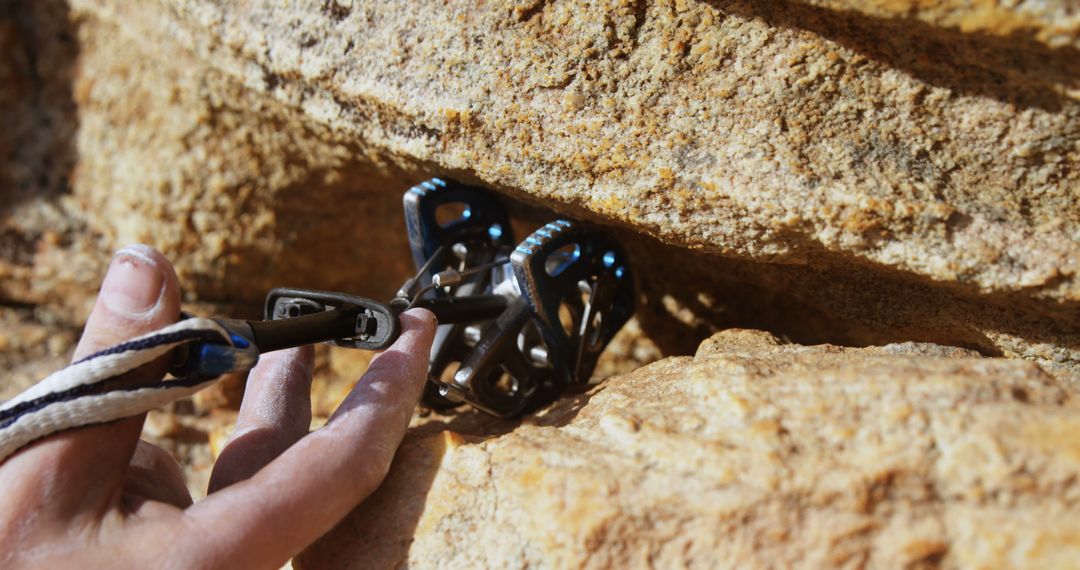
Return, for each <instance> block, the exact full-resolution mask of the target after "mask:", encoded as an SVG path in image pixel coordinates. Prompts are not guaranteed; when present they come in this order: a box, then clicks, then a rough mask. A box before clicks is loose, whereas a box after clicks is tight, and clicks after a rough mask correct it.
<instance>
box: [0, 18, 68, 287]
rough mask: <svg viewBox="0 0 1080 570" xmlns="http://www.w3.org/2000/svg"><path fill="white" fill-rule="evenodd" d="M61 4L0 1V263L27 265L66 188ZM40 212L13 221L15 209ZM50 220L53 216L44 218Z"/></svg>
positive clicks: (65, 38)
mask: <svg viewBox="0 0 1080 570" xmlns="http://www.w3.org/2000/svg"><path fill="white" fill-rule="evenodd" d="M68 11H69V9H68V5H67V2H66V1H64V0H40V1H37V0H15V1H8V2H0V125H2V126H3V128H2V129H0V264H9V265H13V266H21V267H29V266H30V265H32V264H33V256H34V253H35V251H36V250H37V245H38V242H39V241H40V240H41V239H42V237H43V234H45V233H46V232H48V231H54V232H57V231H59V228H55V227H51V226H52V225H53V223H52V221H51V219H50V216H51V212H52V210H54V209H55V208H53V206H52V203H55V201H56V200H57V199H58V198H59V197H61V196H63V195H65V194H68V193H69V192H70V190H71V182H70V179H71V175H72V171H73V169H74V166H75V160H76V149H75V133H76V130H77V129H78V115H77V113H76V107H75V101H74V98H73V92H72V89H73V86H72V84H73V76H74V74H75V68H76V63H77V59H78V55H79V46H78V43H77V41H76V30H75V26H74V24H73V23H72V22H71V20H70V19H69V17H68ZM30 201H36V202H38V203H39V204H40V205H41V207H36V205H35V207H34V208H32V209H31V211H30V212H21V215H19V216H14V215H13V214H14V213H15V211H16V209H17V207H18V206H19V205H21V204H23V203H26V202H30ZM52 217H55V216H52Z"/></svg>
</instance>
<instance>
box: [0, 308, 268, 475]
mask: <svg viewBox="0 0 1080 570" xmlns="http://www.w3.org/2000/svg"><path fill="white" fill-rule="evenodd" d="M185 344H187V345H191V346H192V347H193V348H195V347H197V346H199V345H202V346H203V347H210V348H213V349H214V350H212V351H211V353H212V355H211V356H217V357H218V359H220V357H221V354H222V349H224V350H225V353H226V354H227V356H228V358H226V361H227V362H228V364H229V366H228V369H227V370H226V369H220V368H217V367H215V368H213V372H212V373H206V372H205V368H200V367H198V366H196V367H189V368H188V369H189V370H195V372H191V373H188V374H187V375H186V376H184V377H181V378H176V379H173V380H167V381H163V382H161V383H159V384H155V385H151V386H146V385H143V386H116V383H115V382H110V381H111V380H114V379H116V378H117V377H119V376H121V375H123V374H126V373H128V372H130V371H132V370H134V369H136V368H138V367H140V366H142V365H144V364H147V363H149V362H152V361H154V360H156V359H158V358H160V357H162V356H164V355H165V354H168V353H169V351H171V350H173V349H174V348H176V347H178V346H180V345H185ZM205 353H206V351H203V352H202V353H200V352H199V351H197V350H193V351H192V354H193V356H192V358H200V355H201V354H205ZM257 360H258V352H257V351H256V350H255V348H254V347H251V346H246V347H245V346H239V344H238V343H236V342H234V340H233V338H232V337H231V335H230V334H229V332H228V331H226V330H225V329H224V328H223V327H222V326H221V325H219V324H218V323H216V322H214V321H212V320H210V319H199V318H194V319H185V320H182V321H180V322H178V323H176V324H173V325H169V326H167V327H164V328H162V329H159V330H157V331H155V332H152V333H150V334H147V335H143V336H140V337H138V338H134V339H131V340H129V341H125V342H123V343H120V344H118V345H115V346H112V347H110V348H107V349H105V350H102V351H99V352H97V353H94V354H91V355H90V356H87V357H86V358H83V359H82V360H79V361H78V362H75V363H73V364H72V365H71V366H68V367H67V368H64V369H61V370H59V371H57V372H54V373H53V374H51V375H49V376H48V377H47V378H45V379H44V380H42V381H40V382H38V383H37V384H35V385H33V386H31V387H30V388H28V389H27V390H26V391H24V392H22V393H21V394H19V395H18V396H16V397H15V398H13V399H11V400H8V401H6V402H4V403H3V404H0V461H3V460H5V459H7V457H8V456H10V455H11V454H12V453H15V452H16V451H17V450H19V449H20V448H22V447H23V446H25V445H27V444H29V443H31V442H34V441H36V440H38V439H41V438H43V437H46V436H49V435H52V434H54V433H57V432H59V431H63V430H67V429H73V428H78V427H84V426H89V425H95V424H102V423H106V422H111V421H114V420H118V419H121V418H127V417H131V416H136V415H139V414H142V413H145V412H148V411H150V410H152V409H154V408H159V407H161V406H163V405H165V404H168V403H170V402H175V401H176V400H179V399H182V398H186V397H188V396H190V395H192V394H194V393H195V392H198V391H199V390H202V389H203V388H206V387H207V386H210V385H211V384H213V383H214V382H216V381H217V379H218V378H220V376H221V374H223V373H225V372H240V371H245V370H248V369H250V368H251V367H252V366H254V365H255V362H256V361H257ZM216 364H218V361H215V365H216Z"/></svg>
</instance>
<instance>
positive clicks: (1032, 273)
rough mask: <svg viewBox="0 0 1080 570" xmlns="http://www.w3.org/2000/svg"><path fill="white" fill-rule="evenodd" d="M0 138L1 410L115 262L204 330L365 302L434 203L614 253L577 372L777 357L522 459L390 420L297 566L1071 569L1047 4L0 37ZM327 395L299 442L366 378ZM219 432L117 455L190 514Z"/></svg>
mask: <svg viewBox="0 0 1080 570" xmlns="http://www.w3.org/2000/svg"><path fill="white" fill-rule="evenodd" d="M0 119H2V121H3V125H4V129H0V368H4V369H6V370H8V371H9V374H8V376H6V377H5V378H4V384H2V385H0V394H11V393H14V392H15V391H17V389H18V388H19V387H20V386H21V385H23V384H25V383H27V382H29V381H31V380H32V379H33V378H35V377H37V376H40V375H41V372H42V370H44V369H46V368H55V367H56V366H59V364H60V363H61V362H63V361H64V358H65V355H66V354H69V353H70V349H71V346H72V344H73V343H74V341H75V339H76V338H77V334H76V333H77V330H78V327H79V326H80V324H81V322H82V320H83V319H84V318H85V315H86V313H87V310H88V308H89V306H90V302H91V301H92V300H93V293H94V291H95V289H96V286H97V284H98V280H99V279H100V273H101V271H102V269H103V268H104V266H105V263H106V261H107V259H108V252H109V251H111V250H113V249H115V248H116V247H118V246H120V245H123V244H125V243H129V242H132V241H141V242H147V243H150V244H153V245H155V246H156V247H158V248H159V249H161V250H163V251H164V252H165V253H166V254H167V255H168V256H169V257H170V258H172V259H174V260H175V261H176V264H177V269H178V273H179V275H180V278H181V282H182V283H183V284H184V286H185V288H186V293H187V296H188V299H187V301H188V302H189V304H188V306H189V307H191V308H196V311H197V312H203V313H217V314H222V313H225V314H232V315H236V316H250V315H253V314H255V313H256V312H257V311H258V310H259V308H260V307H259V305H260V301H261V299H262V297H263V295H264V294H265V292H266V290H267V289H269V288H270V287H273V286H279V285H292V286H299V287H314V288H323V289H334V290H344V291H348V292H354V293H357V294H361V295H365V296H369V297H374V298H386V297H387V296H388V295H389V294H390V293H391V292H392V291H394V290H395V288H396V287H397V286H398V285H399V284H400V283H401V282H402V280H403V279H404V278H405V277H406V275H407V274H408V273H409V272H410V260H409V256H408V254H407V252H406V248H405V236H404V231H403V228H402V227H401V226H402V224H401V214H400V195H401V192H402V191H403V190H404V188H406V187H408V186H409V185H411V184H413V183H415V182H416V181H419V180H421V179H423V178H427V177H430V176H435V175H441V176H448V177H454V178H459V179H461V180H464V181H466V182H471V183H477V184H481V185H484V186H486V187H489V188H492V189H493V190H495V191H498V192H501V193H502V194H504V195H505V197H506V199H507V202H508V204H510V206H511V207H512V208H513V213H514V215H515V217H516V218H517V221H518V222H520V223H521V225H522V227H523V228H530V229H531V227H534V226H535V224H536V222H537V221H538V220H543V219H545V218H550V217H552V216H555V215H568V216H572V217H576V218H580V219H584V220H589V221H593V222H597V223H601V224H605V225H607V226H608V227H609V228H610V229H611V230H612V231H613V232H616V233H617V234H618V235H619V236H620V237H621V238H622V239H623V241H625V243H626V247H627V249H628V250H629V251H630V253H631V255H632V257H633V259H634V263H635V273H636V274H637V275H638V277H639V278H640V287H639V291H640V293H641V298H640V299H639V302H640V305H639V308H638V312H637V319H638V320H637V321H635V324H634V326H633V327H632V328H630V329H629V330H628V331H627V333H626V334H624V335H623V336H622V337H620V339H619V342H618V343H617V346H615V347H614V349H613V350H612V351H610V352H609V360H607V361H605V362H604V363H603V365H602V370H603V372H602V374H601V375H607V374H613V373H617V372H625V371H627V370H628V369H632V368H634V367H636V366H637V365H639V364H641V363H643V362H647V361H651V360H655V359H656V358H659V357H660V356H661V355H677V354H689V353H691V352H693V350H694V349H695V347H697V346H698V344H699V343H700V342H701V341H702V339H705V338H708V337H709V336H710V335H712V334H713V333H715V332H716V331H718V330H723V329H727V328H731V327H744V328H755V329H764V330H768V331H770V332H771V333H774V334H775V335H776V337H782V338H784V339H785V342H787V341H790V344H781V343H778V342H777V341H776V340H775V338H774V337H772V336H769V335H768V334H766V333H750V332H737V333H736V332H731V333H725V334H723V335H721V336H716V337H713V338H712V340H711V341H709V342H707V343H706V344H705V345H703V346H702V348H701V349H700V350H699V353H698V355H697V356H696V357H694V358H690V357H682V358H675V359H668V360H664V361H662V362H660V363H658V364H654V365H651V366H648V367H645V368H642V369H640V370H637V371H636V372H633V373H630V374H627V375H623V376H620V377H618V378H616V379H614V380H612V381H611V382H609V383H608V384H606V385H604V386H603V387H602V388H600V389H599V390H598V391H596V392H595V393H592V394H586V395H579V396H578V397H576V398H569V399H567V400H565V401H562V402H560V403H558V404H556V405H555V406H554V407H553V408H552V409H550V410H548V411H547V412H545V413H543V414H540V415H538V416H536V417H532V418H529V419H527V420H526V421H525V422H524V424H523V425H521V426H511V425H507V424H504V423H499V422H495V421H493V420H490V419H486V418H482V417H479V416H476V415H474V414H467V413H466V414H461V415H458V416H454V417H450V418H445V417H426V418H418V419H417V425H416V427H415V429H414V430H413V432H412V435H411V436H410V439H409V442H408V444H407V445H406V446H405V448H404V449H403V450H402V452H401V454H400V456H399V458H398V463H397V466H396V467H395V468H394V471H393V473H392V474H391V476H390V478H389V479H388V481H387V484H386V486H385V488H384V489H383V490H382V491H380V493H379V494H378V495H377V496H375V497H373V498H372V500H370V501H369V502H368V503H366V504H365V505H364V506H363V507H362V508H361V509H360V510H358V511H357V512H356V513H355V514H354V515H353V516H352V517H351V518H350V519H349V520H348V521H346V522H345V523H343V524H342V526H341V527H340V528H339V529H337V530H336V531H334V532H333V533H332V534H331V535H329V536H327V537H326V538H325V539H324V540H323V541H322V542H321V543H320V544H319V545H317V546H316V547H315V548H313V549H312V550H311V551H310V552H308V553H306V554H305V556H304V557H303V558H302V560H300V561H298V563H299V564H302V565H304V566H308V567H317V566H320V565H327V566H350V565H354V566H359V565H363V566H366V565H369V564H370V565H376V564H379V565H393V564H399V563H402V562H408V563H409V565H416V566H435V565H439V566H442V565H456V566H466V565H469V566H473V565H478V564H479V565H488V566H500V567H501V566H505V565H515V566H521V565H525V564H529V565H544V564H549V565H552V566H560V567H561V566H577V565H582V566H622V565H627V564H631V565H645V564H651V565H654V566H672V565H678V564H683V563H685V564H687V565H694V566H702V567H712V566H717V565H730V566H747V565H760V566H787V565H797V564H803V565H806V566H824V565H827V566H832V565H838V566H859V565H862V564H864V563H865V564H873V565H879V566H889V567H893V566H901V565H909V566H916V567H918V566H935V565H945V566H980V565H982V566H998V565H1014V566H1048V567H1052V566H1054V565H1059V566H1068V565H1070V564H1072V563H1073V562H1072V561H1074V560H1076V559H1078V557H1080V553H1078V552H1077V550H1078V548H1080V528H1078V527H1077V524H1078V523H1077V521H1078V520H1080V516H1078V515H1080V513H1078V512H1077V509H1078V508H1080V507H1078V505H1080V490H1078V487H1077V481H1080V477H1078V475H1080V474H1078V471H1080V467H1078V464H1080V451H1078V449H1080V447H1078V443H1077V440H1076V437H1077V435H1076V434H1078V433H1080V429H1078V428H1080V425H1077V420H1076V418H1077V404H1076V401H1075V396H1074V395H1072V394H1074V393H1075V387H1076V386H1080V278H1078V271H1080V10H1078V9H1077V8H1076V5H1075V2H1072V1H1070V0H1022V1H1005V0H986V1H981V2H977V3H974V2H962V1H960V0H941V1H936V2H929V1H923V0H874V1H870V2H856V1H853V0H774V1H768V2H763V1H762V2H750V1H734V0H589V1H586V0H484V1H480V0H461V1H458V2H444V1H438V0H417V1H414V2H410V3H409V4H408V9H403V8H402V6H401V3H397V2H375V1H370V0H325V1H321V2H271V1H269V0H246V1H244V2H219V1H215V0H15V1H12V2H7V3H3V4H0ZM200 308H201V309H205V310H200ZM811 345H818V346H811ZM840 345H843V346H847V347H852V348H839V347H838V346H840ZM869 345H874V346H878V347H879V348H853V347H867V346H869ZM948 347H954V348H948ZM980 356H981V357H980ZM612 357H613V358H612ZM990 357H1006V358H990ZM320 359H321V362H322V364H321V365H320V369H319V370H320V372H319V378H318V379H317V381H316V386H319V388H318V390H319V392H320V393H319V394H316V396H315V401H316V402H317V403H318V404H317V407H318V408H320V410H317V414H316V415H325V413H328V411H329V410H330V409H331V408H332V407H333V404H334V402H335V401H337V399H339V398H340V396H341V394H343V393H344V392H345V390H347V387H348V384H349V382H350V381H351V379H352V378H355V377H356V376H357V375H358V373H359V369H360V368H362V367H363V365H364V364H363V362H361V361H363V360H364V359H363V358H359V359H357V358H355V355H352V356H349V357H338V356H336V355H334V354H331V355H330V356H327V354H326V353H325V352H321V353H320ZM1024 361H1027V362H1024ZM1051 377H1052V378H1053V379H1054V380H1051ZM1055 381H1058V383H1056V384H1055ZM233 387H234V388H237V389H238V384H237V385H234V386H233ZM218 396H220V398H219V397H218ZM225 396H226V394H217V395H216V396H215V395H210V396H207V397H206V398H205V401H203V402H194V403H185V404H184V405H183V406H177V408H176V409H175V410H172V412H174V414H173V415H176V416H177V417H179V419H177V417H173V415H170V414H164V415H162V416H161V417H160V418H159V419H160V421H157V422H156V423H155V426H156V427H154V428H153V429H154V430H156V431H155V432H154V433H152V434H150V435H153V436H154V437H156V438H157V439H158V440H159V441H162V442H163V443H166V444H168V442H169V441H172V442H173V443H174V444H175V445H172V446H169V445H166V446H167V447H169V449H172V450H174V451H175V452H176V453H177V454H179V455H183V456H184V457H187V458H188V459H191V458H195V459H192V460H191V461H188V465H187V467H189V468H191V469H190V470H189V472H195V473H196V475H195V476H194V477H193V479H192V480H194V479H197V478H198V475H197V473H204V474H205V471H206V468H207V466H208V465H209V462H210V460H211V459H212V456H211V450H210V447H211V446H210V442H211V441H212V440H215V438H217V439H221V438H222V437H224V434H226V433H227V431H228V429H227V426H228V424H229V422H230V421H231V415H230V412H229V411H228V409H227V408H228V407H229V406H232V407H235V404H236V402H235V398H234V397H232V396H236V394H232V396H230V397H225ZM217 400H221V401H222V402H225V403H223V404H221V405H220V406H219V405H218V404H215V403H214V402H216V401H217ZM216 408H225V409H216ZM185 410H186V411H185ZM215 414H216V415H215ZM208 418H209V419H208ZM202 420H207V421H210V420H212V421H210V423H211V424H213V425H212V427H209V428H205V429H204V428H200V427H197V426H199V425H203V424H201V423H199V422H201V421H202ZM203 423H205V422H203ZM152 427H153V426H152ZM200 430H201V431H200ZM174 432H183V433H185V434H186V435H185V437H186V438H187V439H185V440H181V439H179V438H176V437H173V436H174V435H175V433H174ZM195 432H199V433H203V435H205V436H206V438H205V439H206V441H202V440H198V438H195V437H193V436H192V434H193V433H195ZM170 438H172V439H170ZM189 448H197V449H195V450H194V451H191V450H190V449H189ZM200 470H201V471H200Z"/></svg>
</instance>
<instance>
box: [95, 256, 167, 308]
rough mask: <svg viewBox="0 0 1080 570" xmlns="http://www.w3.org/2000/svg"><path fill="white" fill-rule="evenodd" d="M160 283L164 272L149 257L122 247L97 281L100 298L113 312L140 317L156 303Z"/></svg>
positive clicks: (161, 284) (162, 280) (162, 284)
mask: <svg viewBox="0 0 1080 570" xmlns="http://www.w3.org/2000/svg"><path fill="white" fill-rule="evenodd" d="M164 285H165V274H164V273H162V271H161V270H160V269H158V267H157V265H155V264H154V262H153V260H151V259H149V258H146V257H144V256H141V255H139V254H138V252H135V251H132V250H126V249H122V250H120V251H119V252H117V254H116V257H114V258H113V260H112V263H111V264H110V265H109V272H108V274H106V275H105V282H104V283H102V284H101V300H102V301H103V302H104V303H105V306H106V307H107V308H108V309H109V310H110V311H112V312H113V313H115V314H117V315H120V316H132V317H135V316H141V315H143V314H145V313H146V312H148V311H149V310H150V309H153V308H154V306H156V305H157V303H158V299H160V298H161V291H162V289H163V288H164Z"/></svg>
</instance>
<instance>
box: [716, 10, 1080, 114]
mask: <svg viewBox="0 0 1080 570" xmlns="http://www.w3.org/2000/svg"><path fill="white" fill-rule="evenodd" d="M710 3H711V4H713V5H714V6H716V8H717V9H719V10H720V11H722V12H723V13H725V14H727V15H728V16H735V17H738V18H745V19H753V18H762V19H764V20H765V21H766V22H768V23H769V24H770V25H772V26H779V27H783V28H790V29H797V30H805V31H807V32H810V33H813V34H815V35H818V36H821V37H823V38H825V39H827V40H830V41H833V42H836V43H837V44H840V45H842V46H844V47H846V48H848V49H851V50H853V51H855V52H857V53H860V54H863V55H865V56H866V57H867V58H870V59H872V60H875V61H877V62H880V63H882V64H884V65H887V66H889V67H893V68H896V69H900V70H902V71H904V72H905V73H908V74H910V75H912V76H914V77H917V78H918V79H920V80H922V81H925V82H926V83H929V84H931V85H935V86H938V87H944V88H948V89H950V90H952V91H953V92H955V93H957V94H961V95H974V96H980V97H989V98H992V99H996V100H998V101H1002V102H1006V103H1010V104H1012V105H1015V106H1017V107H1020V108H1039V109H1043V110H1047V111H1055V112H1056V111H1059V110H1060V109H1061V108H1062V107H1063V106H1064V105H1066V104H1070V103H1071V100H1070V99H1069V98H1068V96H1067V95H1065V93H1064V91H1065V90H1066V89H1077V88H1080V50H1077V49H1076V48H1074V47H1071V46H1064V47H1058V48H1053V47H1050V46H1047V45H1046V44H1044V43H1042V42H1040V41H1038V40H1037V39H1035V38H1034V37H1032V36H1031V35H1030V34H1025V33H1014V34H1012V35H1008V36H997V35H990V34H986V33H972V32H961V31H959V30H956V29H950V28H942V27H937V26H933V25H930V24H927V23H925V22H923V21H920V20H917V19H914V18H878V17H873V16H868V15H866V14H863V13H860V12H856V11H840V10H830V9H827V8H821V7H817V6H811V5H808V4H804V3H802V2H798V1H794V0H774V1H769V2H740V1H720V0H710Z"/></svg>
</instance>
